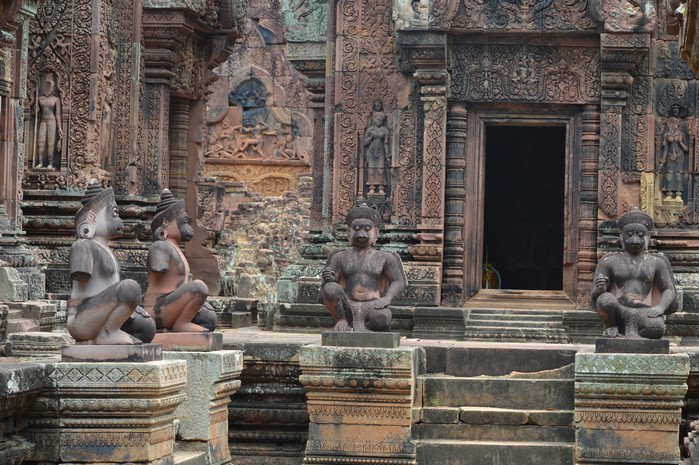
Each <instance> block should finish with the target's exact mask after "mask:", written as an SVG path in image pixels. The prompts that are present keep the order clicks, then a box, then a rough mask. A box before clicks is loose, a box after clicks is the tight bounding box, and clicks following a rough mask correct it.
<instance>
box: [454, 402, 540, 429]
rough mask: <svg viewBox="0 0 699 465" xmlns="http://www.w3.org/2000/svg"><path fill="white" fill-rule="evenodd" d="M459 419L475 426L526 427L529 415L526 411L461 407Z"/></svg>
mask: <svg viewBox="0 0 699 465" xmlns="http://www.w3.org/2000/svg"><path fill="white" fill-rule="evenodd" d="M504 405H506V404H504ZM459 419H460V420H461V421H462V422H463V423H469V424H474V425H525V424H526V423H527V420H528V419H529V415H528V414H527V412H526V411H524V410H510V409H506V408H482V407H461V408H460V409H459Z"/></svg>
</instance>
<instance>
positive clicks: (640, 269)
mask: <svg viewBox="0 0 699 465" xmlns="http://www.w3.org/2000/svg"><path fill="white" fill-rule="evenodd" d="M617 223H618V224H619V237H620V239H621V245H622V248H623V250H622V251H621V252H611V253H608V254H606V255H605V256H604V257H602V259H601V260H600V261H599V263H598V264H597V270H596V271H595V279H594V287H593V289H592V294H591V296H590V306H591V308H592V309H593V310H595V311H596V312H597V314H598V315H599V316H600V318H602V322H603V323H604V326H605V328H606V329H605V330H604V333H603V336H604V337H612V338H614V337H626V338H630V339H642V338H645V339H660V338H661V337H662V336H663V334H664V332H665V315H668V314H670V313H674V312H676V311H677V310H678V301H677V292H676V290H675V279H674V276H673V274H672V268H671V267H670V262H669V261H668V259H667V258H666V257H665V256H664V255H662V254H659V253H649V252H648V243H649V241H650V231H651V230H652V229H653V219H652V218H651V217H650V216H648V215H646V214H645V213H643V212H641V211H640V210H639V209H638V208H634V209H633V210H631V211H630V212H628V213H625V214H623V215H621V216H620V217H619V219H618V220H617Z"/></svg>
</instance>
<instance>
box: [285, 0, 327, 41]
mask: <svg viewBox="0 0 699 465" xmlns="http://www.w3.org/2000/svg"><path fill="white" fill-rule="evenodd" d="M282 15H283V17H284V25H285V26H286V30H285V32H284V38H285V39H286V40H288V41H289V42H324V41H325V35H326V34H327V32H328V4H327V2H324V1H320V0H284V5H283V7H282Z"/></svg>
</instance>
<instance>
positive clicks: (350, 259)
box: [321, 204, 408, 331]
mask: <svg viewBox="0 0 699 465" xmlns="http://www.w3.org/2000/svg"><path fill="white" fill-rule="evenodd" d="M379 221H380V217H379V213H378V212H377V211H376V210H374V209H372V208H370V207H368V206H367V205H366V204H362V205H361V206H360V207H355V208H353V209H352V210H350V211H349V212H348V213H347V217H346V218H345V222H346V223H347V226H349V239H350V243H351V244H352V248H350V249H345V250H339V251H336V252H333V253H332V254H331V255H330V256H329V257H328V260H327V262H326V264H325V269H324V270H323V273H322V278H323V285H322V288H321V297H322V299H323V303H324V304H325V306H326V308H327V309H328V311H329V312H330V314H331V315H332V316H333V318H334V319H335V321H336V324H335V331H365V330H370V331H390V329H391V311H390V310H389V308H388V306H389V305H390V304H391V302H392V301H393V300H394V299H395V298H396V297H398V296H399V295H400V294H401V293H402V292H403V291H404V290H405V288H406V286H407V285H408V279H407V278H406V276H405V271H404V270H403V263H402V262H401V259H400V257H399V256H398V254H396V253H395V252H390V251H383V250H375V249H374V244H375V243H376V240H377V239H378V236H379Z"/></svg>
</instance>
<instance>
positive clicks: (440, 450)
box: [417, 441, 573, 465]
mask: <svg viewBox="0 0 699 465" xmlns="http://www.w3.org/2000/svg"><path fill="white" fill-rule="evenodd" d="M468 457H478V461H477V462H471V463H517V464H520V465H540V464H542V463H551V464H553V463H555V464H560V465H572V464H573V446H572V445H563V444H558V445H554V446H550V445H546V444H526V443H525V444H517V443H510V442H508V441H480V442H468V443H461V444H460V443H455V442H452V443H449V442H445V441H434V442H432V441H420V442H419V443H418V448H417V460H418V463H425V464H427V463H439V464H440V465H464V464H465V463H469V462H467V461H465V460H468ZM465 458H466V459H465Z"/></svg>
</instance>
